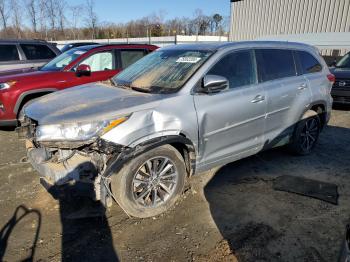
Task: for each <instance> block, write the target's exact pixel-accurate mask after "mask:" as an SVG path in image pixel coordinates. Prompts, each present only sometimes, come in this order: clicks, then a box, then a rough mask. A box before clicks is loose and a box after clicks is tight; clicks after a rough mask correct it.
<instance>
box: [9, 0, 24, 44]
mask: <svg viewBox="0 0 350 262" xmlns="http://www.w3.org/2000/svg"><path fill="white" fill-rule="evenodd" d="M11 11H12V12H11V13H12V24H13V27H14V29H15V33H16V36H17V38H21V36H22V22H21V20H22V12H21V11H22V9H21V6H20V4H19V1H18V0H11Z"/></svg>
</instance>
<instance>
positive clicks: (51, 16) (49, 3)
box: [44, 0, 57, 30]
mask: <svg viewBox="0 0 350 262" xmlns="http://www.w3.org/2000/svg"><path fill="white" fill-rule="evenodd" d="M44 4H45V11H46V14H47V18H48V20H49V24H50V29H51V30H55V29H56V20H57V13H56V4H55V0H46V1H45V2H44Z"/></svg>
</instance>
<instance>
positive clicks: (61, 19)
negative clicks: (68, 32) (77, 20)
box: [55, 0, 67, 34]
mask: <svg viewBox="0 0 350 262" xmlns="http://www.w3.org/2000/svg"><path fill="white" fill-rule="evenodd" d="M55 6H56V12H57V20H58V21H57V22H58V25H59V28H60V31H61V32H62V33H63V34H64V24H65V21H66V16H65V11H66V6H67V3H66V1H65V0H55Z"/></svg>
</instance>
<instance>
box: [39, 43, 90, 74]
mask: <svg viewBox="0 0 350 262" xmlns="http://www.w3.org/2000/svg"><path fill="white" fill-rule="evenodd" d="M84 53H86V51H85V50H80V49H75V48H74V49H71V50H68V51H67V52H65V53H63V54H61V55H59V56H57V57H56V58H55V59H53V60H51V61H50V62H49V63H47V64H46V65H44V66H43V67H42V68H41V69H40V70H41V71H61V70H62V69H63V68H65V67H66V66H67V65H69V64H70V63H71V62H72V61H74V60H75V59H77V58H78V57H79V56H81V55H82V54H84Z"/></svg>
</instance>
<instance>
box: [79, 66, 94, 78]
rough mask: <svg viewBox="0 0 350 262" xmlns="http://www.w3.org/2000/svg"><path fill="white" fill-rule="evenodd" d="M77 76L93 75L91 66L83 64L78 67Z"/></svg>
mask: <svg viewBox="0 0 350 262" xmlns="http://www.w3.org/2000/svg"><path fill="white" fill-rule="evenodd" d="M76 75H77V77H81V76H90V75H91V67H90V66H89V65H85V64H81V65H79V66H78V67H77V70H76Z"/></svg>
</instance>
